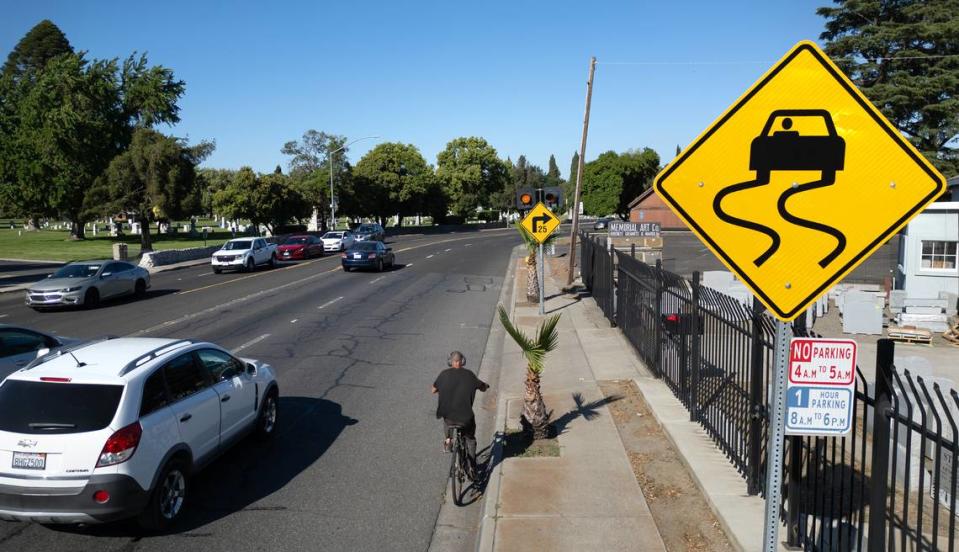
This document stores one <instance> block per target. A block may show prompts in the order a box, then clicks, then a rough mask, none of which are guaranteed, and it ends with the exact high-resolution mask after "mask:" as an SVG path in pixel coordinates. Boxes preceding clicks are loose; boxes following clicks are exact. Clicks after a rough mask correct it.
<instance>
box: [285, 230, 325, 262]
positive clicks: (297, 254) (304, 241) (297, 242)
mask: <svg viewBox="0 0 959 552" xmlns="http://www.w3.org/2000/svg"><path fill="white" fill-rule="evenodd" d="M322 256H323V242H322V241H320V238H317V237H316V236H290V237H289V238H286V241H285V242H283V243H282V244H280V246H279V247H277V248H276V258H277V260H279V261H295V260H300V259H309V258H311V257H322Z"/></svg>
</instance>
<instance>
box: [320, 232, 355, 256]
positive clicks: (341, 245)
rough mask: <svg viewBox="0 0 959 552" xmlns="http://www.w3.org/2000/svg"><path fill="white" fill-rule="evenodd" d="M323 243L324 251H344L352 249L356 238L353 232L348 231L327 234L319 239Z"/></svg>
mask: <svg viewBox="0 0 959 552" xmlns="http://www.w3.org/2000/svg"><path fill="white" fill-rule="evenodd" d="M320 239H321V240H322V241H323V249H324V250H326V251H346V250H347V249H349V248H351V247H353V243H355V242H356V238H355V237H354V236H353V232H351V231H349V230H343V231H342V232H340V231H334V232H327V233H326V234H323V237H322V238H320Z"/></svg>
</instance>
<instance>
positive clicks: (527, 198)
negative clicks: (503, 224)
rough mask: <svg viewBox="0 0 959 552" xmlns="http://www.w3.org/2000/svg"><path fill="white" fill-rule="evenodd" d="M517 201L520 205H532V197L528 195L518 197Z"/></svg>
mask: <svg viewBox="0 0 959 552" xmlns="http://www.w3.org/2000/svg"><path fill="white" fill-rule="evenodd" d="M519 201H520V203H522V204H523V205H532V204H533V196H532V195H530V194H521V195H520V196H519Z"/></svg>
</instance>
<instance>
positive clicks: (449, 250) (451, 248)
mask: <svg viewBox="0 0 959 552" xmlns="http://www.w3.org/2000/svg"><path fill="white" fill-rule="evenodd" d="M452 250H453V249H452V248H450V249H444V250H443V251H452Z"/></svg>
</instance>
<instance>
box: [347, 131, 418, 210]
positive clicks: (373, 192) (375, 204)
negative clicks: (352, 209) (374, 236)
mask: <svg viewBox="0 0 959 552" xmlns="http://www.w3.org/2000/svg"><path fill="white" fill-rule="evenodd" d="M432 177H433V168H432V167H430V166H429V164H427V163H426V159H424V158H423V156H422V155H421V154H420V151H419V150H418V149H417V148H416V146H413V145H412V144H401V143H397V142H386V143H383V144H378V145H377V146H376V147H374V148H373V149H371V150H370V151H369V152H367V153H366V155H364V156H363V158H362V159H360V160H359V162H357V163H356V167H355V168H354V169H353V179H354V180H353V193H354V194H355V196H356V199H357V200H358V201H359V202H361V203H363V204H365V205H366V208H365V211H367V213H368V214H372V215H375V216H376V217H377V218H379V219H380V222H381V223H383V222H385V220H386V217H387V216H390V215H395V214H400V215H411V214H416V213H421V212H423V211H424V210H425V208H424V206H425V204H426V199H427V198H426V194H427V191H428V190H429V189H430V187H431V186H430V184H431V179H432Z"/></svg>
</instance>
